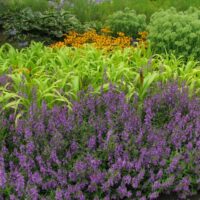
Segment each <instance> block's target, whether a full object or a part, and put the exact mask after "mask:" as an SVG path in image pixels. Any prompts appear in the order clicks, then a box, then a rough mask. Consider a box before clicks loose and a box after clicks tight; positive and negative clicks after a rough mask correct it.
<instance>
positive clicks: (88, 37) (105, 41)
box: [51, 28, 146, 50]
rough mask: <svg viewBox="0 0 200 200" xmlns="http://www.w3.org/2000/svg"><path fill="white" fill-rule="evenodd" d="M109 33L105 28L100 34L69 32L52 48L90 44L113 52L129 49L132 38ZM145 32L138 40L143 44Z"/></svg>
mask: <svg viewBox="0 0 200 200" xmlns="http://www.w3.org/2000/svg"><path fill="white" fill-rule="evenodd" d="M110 33H111V31H110V30H109V29H107V28H104V29H101V34H98V33H96V31H95V30H91V31H87V32H85V33H83V34H79V33H77V32H74V31H71V32H69V34H65V35H64V36H65V39H64V42H57V43H55V44H52V45H51V47H52V48H60V47H63V46H71V47H82V46H83V45H84V44H88V43H91V44H93V45H94V46H95V47H96V48H99V49H106V50H113V49H114V48H115V47H120V48H122V49H123V48H126V47H131V46H132V44H131V41H132V38H131V37H128V36H125V34H124V33H123V32H119V33H117V34H118V36H117V37H112V36H111V35H110ZM145 34H146V32H142V33H141V38H140V40H138V41H139V42H141V43H143V42H144V41H145V40H146V35H145Z"/></svg>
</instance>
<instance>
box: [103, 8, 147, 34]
mask: <svg viewBox="0 0 200 200" xmlns="http://www.w3.org/2000/svg"><path fill="white" fill-rule="evenodd" d="M106 24H107V25H108V26H109V27H110V29H111V30H112V31H113V32H114V33H117V32H124V33H125V34H126V35H129V36H133V37H136V36H137V33H138V32H140V31H144V30H145V27H146V16H145V15H137V14H136V12H135V10H129V9H127V8H126V9H125V10H124V11H117V12H115V13H113V14H112V15H110V16H109V17H108V20H107V21H106Z"/></svg>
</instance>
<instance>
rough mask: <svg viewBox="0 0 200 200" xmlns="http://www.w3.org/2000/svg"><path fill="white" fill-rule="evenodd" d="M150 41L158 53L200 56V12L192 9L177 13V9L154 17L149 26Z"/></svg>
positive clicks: (157, 13) (156, 14) (155, 14)
mask: <svg viewBox="0 0 200 200" xmlns="http://www.w3.org/2000/svg"><path fill="white" fill-rule="evenodd" d="M148 31H149V36H148V38H149V40H150V41H151V44H152V48H153V50H154V51H155V52H156V53H163V52H165V51H167V52H168V53H174V54H176V55H177V56H184V57H186V58H187V57H188V56H193V57H195V58H199V56H200V48H199V46H200V11H199V10H197V9H194V8H191V9H189V10H187V11H185V12H177V11H176V9H175V8H171V9H169V10H166V11H163V10H161V11H159V12H156V13H154V14H153V15H152V17H151V20H150V24H149V26H148Z"/></svg>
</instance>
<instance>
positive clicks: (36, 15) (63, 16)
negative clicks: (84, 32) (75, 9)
mask: <svg viewBox="0 0 200 200" xmlns="http://www.w3.org/2000/svg"><path fill="white" fill-rule="evenodd" d="M2 18H3V28H4V30H5V31H6V32H7V33H8V34H9V35H11V36H17V35H21V34H29V33H30V34H36V35H37V34H39V35H43V36H48V37H52V38H59V37H62V35H63V34H64V33H67V32H68V31H70V30H79V29H81V24H80V22H79V20H78V19H77V18H76V17H75V16H74V15H72V14H70V13H69V12H67V11H56V10H48V11H44V12H35V11H33V10H32V9H30V8H26V9H23V10H22V11H21V12H20V13H19V12H8V13H6V14H4V16H3V17H2Z"/></svg>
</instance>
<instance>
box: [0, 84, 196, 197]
mask: <svg viewBox="0 0 200 200" xmlns="http://www.w3.org/2000/svg"><path fill="white" fill-rule="evenodd" d="M139 109H142V110H139ZM141 113H142V114H141ZM0 126H1V127H4V131H6V132H7V134H6V135H5V137H3V138H2V139H1V140H0V148H1V151H0V199H1V198H2V199H27V198H28V199H57V200H61V199H67V200H70V199H80V200H84V199H138V200H142V199H143V200H144V199H146V200H147V199H157V198H158V197H159V195H160V194H162V193H163V194H165V193H171V192H175V193H177V194H178V195H179V196H180V197H181V198H186V197H187V196H189V195H192V194H194V193H195V192H197V190H198V189H200V185H199V184H200V102H199V99H198V97H195V96H192V97H189V94H188V91H187V88H186V87H184V86H182V87H178V85H177V84H167V85H164V86H160V89H158V90H157V91H156V92H155V93H154V94H151V95H148V96H147V97H146V99H145V101H144V102H143V105H142V106H139V107H138V106H137V102H136V100H133V101H127V99H126V97H125V94H124V93H123V92H119V91H117V90H116V88H115V87H113V86H111V87H110V89H109V90H108V91H106V92H103V91H102V92H101V94H93V93H92V91H88V92H85V93H83V94H81V95H80V100H79V101H76V102H73V107H72V110H69V109H68V108H67V107H65V106H61V105H60V106H54V107H53V108H51V109H50V108H48V107H47V106H46V104H45V103H43V105H42V107H41V108H39V107H37V105H36V104H34V103H33V104H32V106H31V107H30V109H29V111H28V113H26V114H24V116H23V117H21V118H20V119H19V120H18V122H17V124H16V123H15V116H14V114H13V113H11V114H9V116H8V115H6V114H4V116H3V115H2V116H1V118H0Z"/></svg>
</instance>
